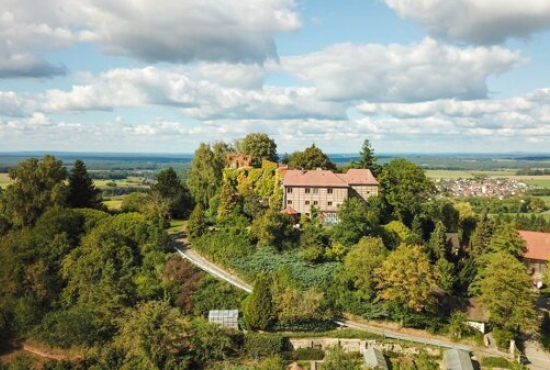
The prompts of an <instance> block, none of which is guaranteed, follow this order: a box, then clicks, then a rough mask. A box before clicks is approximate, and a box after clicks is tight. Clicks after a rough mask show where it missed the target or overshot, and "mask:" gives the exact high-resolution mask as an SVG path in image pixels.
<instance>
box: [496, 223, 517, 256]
mask: <svg viewBox="0 0 550 370" xmlns="http://www.w3.org/2000/svg"><path fill="white" fill-rule="evenodd" d="M489 249H490V250H491V251H492V252H506V253H508V254H510V255H512V256H514V257H520V256H523V253H525V249H526V245H525V240H523V238H522V237H521V236H520V235H519V234H518V231H517V229H516V226H515V225H514V223H512V222H506V223H502V224H500V225H498V226H497V227H496V229H495V232H494V233H493V236H492V237H491V241H490V242H489Z"/></svg>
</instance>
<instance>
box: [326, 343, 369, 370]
mask: <svg viewBox="0 0 550 370" xmlns="http://www.w3.org/2000/svg"><path fill="white" fill-rule="evenodd" d="M361 369H363V361H362V359H361V357H360V356H359V355H358V354H355V353H348V352H345V351H344V349H342V348H341V347H332V348H330V349H328V351H327V353H326V356H325V361H324V362H323V370H361Z"/></svg>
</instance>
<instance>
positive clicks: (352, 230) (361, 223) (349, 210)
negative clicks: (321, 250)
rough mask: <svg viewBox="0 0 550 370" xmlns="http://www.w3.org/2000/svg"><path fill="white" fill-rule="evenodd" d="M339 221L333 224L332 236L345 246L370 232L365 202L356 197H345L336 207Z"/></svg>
mask: <svg viewBox="0 0 550 370" xmlns="http://www.w3.org/2000/svg"><path fill="white" fill-rule="evenodd" d="M338 218H339V220H340V222H339V223H338V224H336V225H335V226H334V229H333V237H334V239H335V240H337V241H338V242H340V243H341V244H343V245H345V246H350V245H353V244H355V243H357V242H358V241H359V239H360V238H361V237H363V236H366V235H369V234H371V233H372V229H373V225H372V223H371V219H370V217H369V212H368V211H367V206H366V204H365V203H364V202H363V201H361V200H360V199H357V198H348V199H346V200H345V201H344V202H343V203H342V204H341V205H340V207H339V208H338Z"/></svg>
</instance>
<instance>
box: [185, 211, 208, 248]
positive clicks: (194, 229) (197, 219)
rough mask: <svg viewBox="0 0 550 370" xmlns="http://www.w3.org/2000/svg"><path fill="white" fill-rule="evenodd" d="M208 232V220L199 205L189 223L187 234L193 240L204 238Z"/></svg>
mask: <svg viewBox="0 0 550 370" xmlns="http://www.w3.org/2000/svg"><path fill="white" fill-rule="evenodd" d="M205 231H206V219H205V217H204V209H203V208H202V204H201V203H197V205H196V206H195V209H193V212H192V213H191V216H189V221H188V222H187V233H188V234H189V238H190V239H191V240H193V239H195V238H198V237H199V236H202V235H203V234H204V233H205Z"/></svg>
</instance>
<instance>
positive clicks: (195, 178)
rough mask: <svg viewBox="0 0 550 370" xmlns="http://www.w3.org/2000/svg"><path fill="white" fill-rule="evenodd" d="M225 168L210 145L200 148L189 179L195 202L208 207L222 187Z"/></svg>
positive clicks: (188, 182) (202, 145)
mask: <svg viewBox="0 0 550 370" xmlns="http://www.w3.org/2000/svg"><path fill="white" fill-rule="evenodd" d="M220 150H221V149H220ZM220 156H221V154H220ZM223 167H224V162H221V163H220V158H219V156H216V155H215V154H214V152H213V151H212V149H211V148H210V146H209V145H208V144H205V143H202V144H201V145H200V146H199V147H198V149H197V150H196V151H195V156H194V157H193V160H192V161H191V169H190V170H189V176H188V178H187V186H188V187H189V191H190V192H191V195H192V196H193V199H195V202H197V203H202V205H203V206H204V207H208V202H209V201H210V199H211V198H212V197H213V196H214V195H215V194H216V193H217V191H218V188H219V187H220V186H221V183H222V178H223V175H222V171H223Z"/></svg>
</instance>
